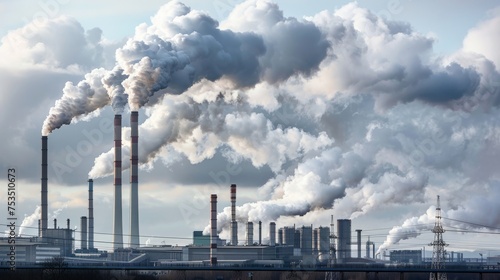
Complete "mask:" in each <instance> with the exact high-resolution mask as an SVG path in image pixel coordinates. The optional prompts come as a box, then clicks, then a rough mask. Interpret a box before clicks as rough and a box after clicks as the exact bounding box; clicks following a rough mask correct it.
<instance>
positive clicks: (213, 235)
mask: <svg viewBox="0 0 500 280" xmlns="http://www.w3.org/2000/svg"><path fill="white" fill-rule="evenodd" d="M210 226H211V227H210V264H211V265H212V266H215V265H217V239H218V238H217V195H216V194H212V195H211V196H210Z"/></svg>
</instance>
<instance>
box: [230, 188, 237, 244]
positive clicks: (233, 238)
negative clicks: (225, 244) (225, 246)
mask: <svg viewBox="0 0 500 280" xmlns="http://www.w3.org/2000/svg"><path fill="white" fill-rule="evenodd" d="M231 245H233V246H236V245H238V222H237V221H236V185H235V184H232V185H231Z"/></svg>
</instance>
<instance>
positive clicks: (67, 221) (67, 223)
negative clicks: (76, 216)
mask: <svg viewBox="0 0 500 280" xmlns="http://www.w3.org/2000/svg"><path fill="white" fill-rule="evenodd" d="M66 226H67V228H68V229H70V228H69V219H66Z"/></svg>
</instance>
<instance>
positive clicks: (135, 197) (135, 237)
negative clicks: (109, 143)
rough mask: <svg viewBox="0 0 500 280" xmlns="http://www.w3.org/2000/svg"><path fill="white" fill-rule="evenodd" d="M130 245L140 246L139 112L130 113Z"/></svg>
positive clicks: (132, 246)
mask: <svg viewBox="0 0 500 280" xmlns="http://www.w3.org/2000/svg"><path fill="white" fill-rule="evenodd" d="M130 129H131V130H130V141H131V143H130V144H131V147H132V149H131V154H130V247H131V248H137V247H139V245H140V243H139V180H138V174H139V168H138V167H139V166H138V163H139V156H138V155H139V147H138V141H139V112H137V111H132V112H131V114H130Z"/></svg>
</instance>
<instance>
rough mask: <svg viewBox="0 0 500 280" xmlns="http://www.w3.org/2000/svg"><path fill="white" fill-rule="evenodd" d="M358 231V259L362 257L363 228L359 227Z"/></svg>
mask: <svg viewBox="0 0 500 280" xmlns="http://www.w3.org/2000/svg"><path fill="white" fill-rule="evenodd" d="M356 233H357V235H358V259H360V258H361V230H360V229H357V230H356Z"/></svg>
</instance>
